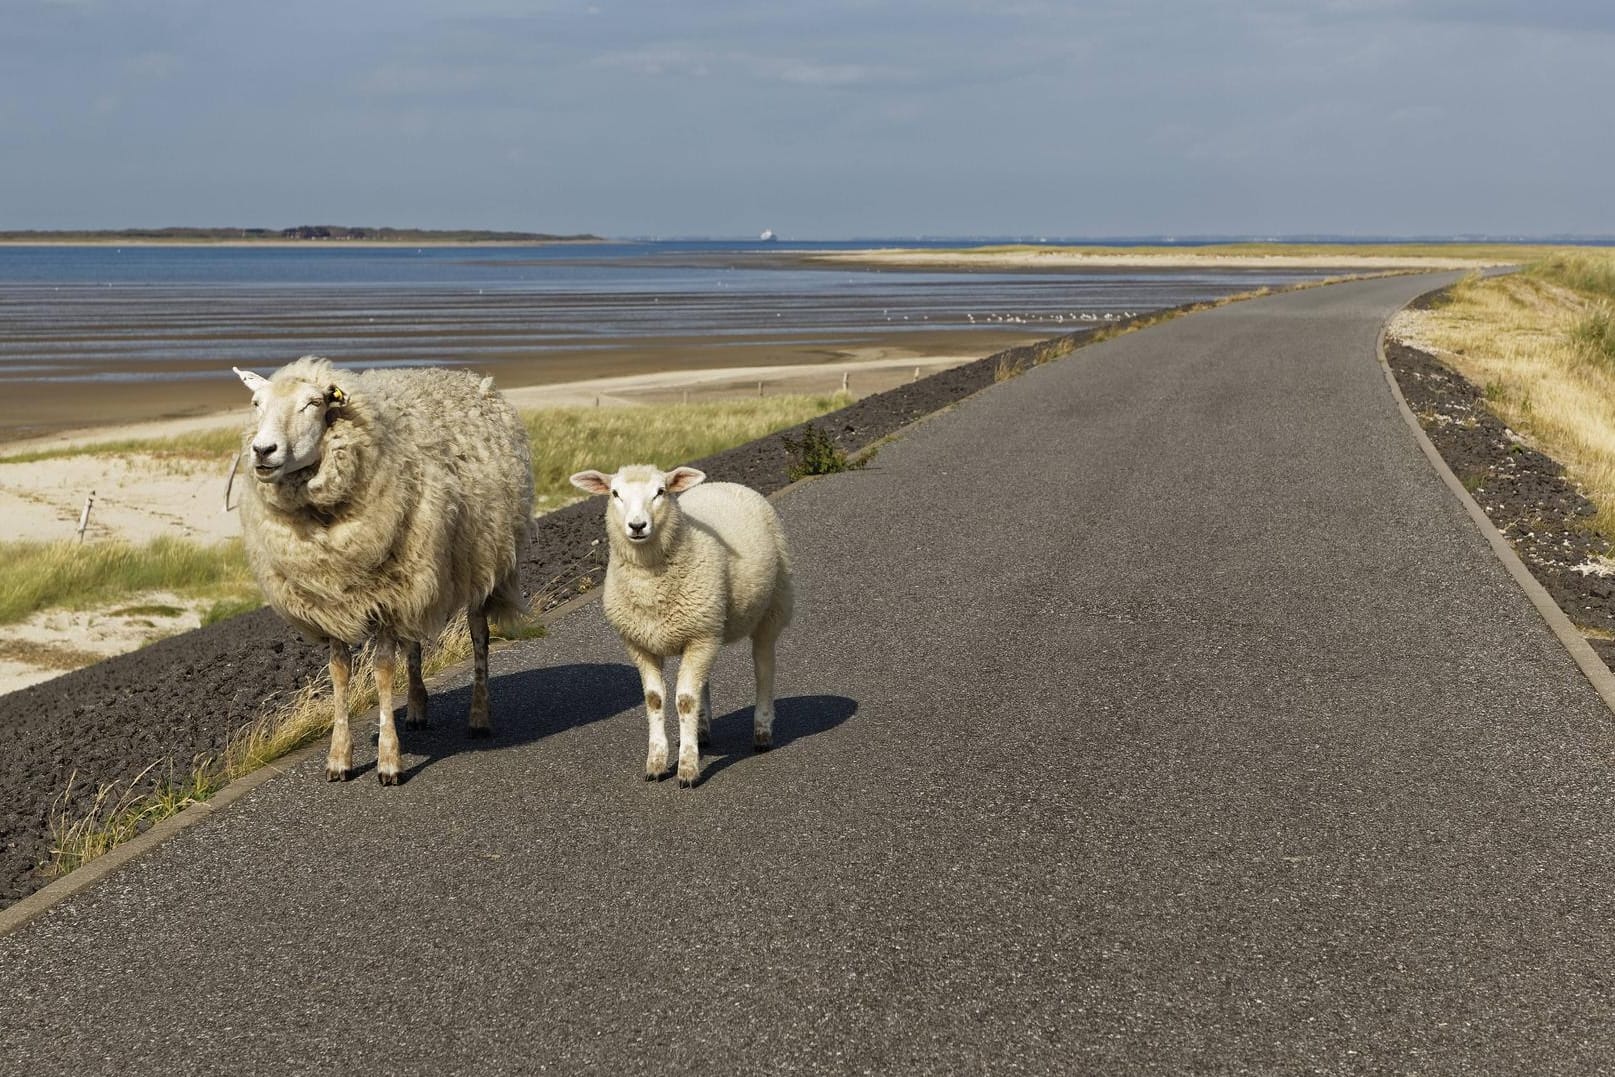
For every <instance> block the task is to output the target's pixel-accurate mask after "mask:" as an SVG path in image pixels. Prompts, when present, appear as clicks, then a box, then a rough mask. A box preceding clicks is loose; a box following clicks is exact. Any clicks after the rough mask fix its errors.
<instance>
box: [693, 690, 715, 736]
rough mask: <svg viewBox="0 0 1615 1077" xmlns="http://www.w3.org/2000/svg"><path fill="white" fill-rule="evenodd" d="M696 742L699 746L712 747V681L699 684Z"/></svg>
mask: <svg viewBox="0 0 1615 1077" xmlns="http://www.w3.org/2000/svg"><path fill="white" fill-rule="evenodd" d="M696 742H697V745H698V746H699V747H702V748H710V747H712V682H711V681H708V682H707V683H706V684H703V685H702V686H701V710H700V713H699V714H698V715H697V720H696Z"/></svg>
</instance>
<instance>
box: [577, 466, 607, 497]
mask: <svg viewBox="0 0 1615 1077" xmlns="http://www.w3.org/2000/svg"><path fill="white" fill-rule="evenodd" d="M572 485H573V486H576V487H577V488H578V489H579V490H585V491H587V492H589V493H591V494H609V493H611V476H610V475H602V474H601V473H600V472H598V471H580V472H578V473H577V474H576V475H573V476H572Z"/></svg>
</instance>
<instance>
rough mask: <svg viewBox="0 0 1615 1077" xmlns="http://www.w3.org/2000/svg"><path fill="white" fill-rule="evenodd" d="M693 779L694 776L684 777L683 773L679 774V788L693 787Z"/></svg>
mask: <svg viewBox="0 0 1615 1077" xmlns="http://www.w3.org/2000/svg"><path fill="white" fill-rule="evenodd" d="M695 781H696V780H695V779H694V778H686V777H685V776H684V775H682V774H680V775H679V788H680V789H694V788H695Z"/></svg>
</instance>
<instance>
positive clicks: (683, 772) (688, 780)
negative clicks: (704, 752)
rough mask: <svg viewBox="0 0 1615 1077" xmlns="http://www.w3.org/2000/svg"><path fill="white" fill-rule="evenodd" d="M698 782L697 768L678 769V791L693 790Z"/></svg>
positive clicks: (699, 779) (698, 772)
mask: <svg viewBox="0 0 1615 1077" xmlns="http://www.w3.org/2000/svg"><path fill="white" fill-rule="evenodd" d="M700 781H701V768H700V767H699V766H694V767H679V788H680V789H694V788H695V787H696V784H697V783H699V782H700Z"/></svg>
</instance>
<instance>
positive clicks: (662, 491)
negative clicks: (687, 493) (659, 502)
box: [656, 490, 667, 497]
mask: <svg viewBox="0 0 1615 1077" xmlns="http://www.w3.org/2000/svg"><path fill="white" fill-rule="evenodd" d="M665 493H667V491H666V490H658V491H656V496H657V497H661V496H662V495H663V494H665Z"/></svg>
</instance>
